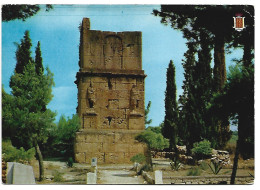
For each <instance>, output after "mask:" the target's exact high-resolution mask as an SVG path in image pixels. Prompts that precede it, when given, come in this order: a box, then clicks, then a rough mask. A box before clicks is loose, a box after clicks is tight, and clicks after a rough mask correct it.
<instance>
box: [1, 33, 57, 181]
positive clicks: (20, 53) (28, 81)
mask: <svg viewBox="0 0 260 190" xmlns="http://www.w3.org/2000/svg"><path fill="white" fill-rule="evenodd" d="M31 45H32V44H31V39H30V36H29V31H26V32H25V35H24V39H22V40H21V44H18V45H17V51H16V61H17V64H16V67H15V72H14V74H13V75H12V76H11V79H10V87H11V89H12V90H11V96H12V101H13V103H12V104H9V105H12V106H11V107H10V108H11V110H9V111H10V113H12V118H11V119H10V120H8V121H9V122H8V125H10V126H11V127H10V129H11V130H12V131H14V133H11V135H10V139H11V141H12V144H13V145H14V146H16V147H23V148H25V149H26V150H27V149H29V148H31V147H32V146H33V147H34V148H35V151H36V158H37V159H38V161H39V171H40V177H39V179H40V181H41V180H43V178H44V167H43V157H42V154H41V151H40V146H39V144H41V143H43V142H46V140H47V139H48V136H47V131H48V129H49V128H50V127H52V124H53V121H54V117H55V113H54V112H52V111H51V110H50V109H47V108H46V107H47V105H48V103H49V102H50V101H51V99H52V97H53V95H52V86H54V81H53V73H51V71H50V70H49V68H46V72H45V73H44V72H40V73H37V72H36V70H37V67H38V66H37V65H36V64H35V63H34V59H33V58H32V57H31ZM38 50H39V52H40V47H39V46H38ZM36 54H37V56H40V57H41V55H39V53H37V52H36ZM6 105H8V104H6ZM6 110H7V109H6ZM8 134H10V133H7V135H8ZM3 136H4V137H6V136H5V134H3Z"/></svg>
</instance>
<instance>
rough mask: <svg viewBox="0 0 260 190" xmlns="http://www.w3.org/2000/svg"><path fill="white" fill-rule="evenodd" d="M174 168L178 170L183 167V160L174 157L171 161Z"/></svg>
mask: <svg viewBox="0 0 260 190" xmlns="http://www.w3.org/2000/svg"><path fill="white" fill-rule="evenodd" d="M170 165H171V168H172V170H176V171H178V170H179V168H180V167H181V162H180V160H179V159H178V158H177V157H174V159H173V161H171V162H170Z"/></svg>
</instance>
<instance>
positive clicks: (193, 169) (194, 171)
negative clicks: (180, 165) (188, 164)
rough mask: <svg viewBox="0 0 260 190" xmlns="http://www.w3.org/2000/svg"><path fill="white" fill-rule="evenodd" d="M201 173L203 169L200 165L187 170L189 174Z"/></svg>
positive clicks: (196, 174) (197, 174)
mask: <svg viewBox="0 0 260 190" xmlns="http://www.w3.org/2000/svg"><path fill="white" fill-rule="evenodd" d="M200 174H201V170H200V169H199V168H198V167H195V168H190V169H189V170H188V172H187V176H199V175H200Z"/></svg>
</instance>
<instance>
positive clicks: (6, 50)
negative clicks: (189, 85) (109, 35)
mask: <svg viewBox="0 0 260 190" xmlns="http://www.w3.org/2000/svg"><path fill="white" fill-rule="evenodd" d="M159 8H160V6H159V5H88V6H87V5H55V6H54V9H53V10H51V11H50V12H45V11H41V12H39V13H38V14H37V15H35V16H33V17H31V18H29V19H27V20H26V21H25V22H23V21H18V20H15V21H9V22H4V23H2V84H4V88H5V90H6V91H7V92H10V90H11V89H10V88H9V80H10V77H11V75H12V74H13V72H14V68H15V64H16V60H15V51H16V46H15V44H14V42H18V43H20V40H21V39H22V38H23V35H24V32H25V30H29V31H30V37H31V39H32V43H33V48H32V52H33V56H34V51H35V47H36V44H37V42H38V41H40V42H41V50H42V57H43V64H44V66H49V68H50V70H51V71H52V72H53V73H54V81H55V84H56V85H55V87H53V95H54V98H53V100H52V101H51V103H50V104H49V105H48V107H49V108H50V109H51V110H53V111H56V112H57V119H59V117H60V115H61V114H64V115H65V116H69V117H71V116H72V114H75V113H76V107H77V87H76V85H75V84H74V81H75V79H76V78H75V76H76V73H77V71H78V70H79V67H78V61H79V58H78V51H79V48H78V47H79V36H80V33H79V29H78V26H79V24H80V23H81V21H82V19H83V18H84V17H88V18H90V23H91V29H92V30H103V31H116V32H119V31H141V32H142V37H143V40H142V43H143V44H142V45H143V46H142V48H143V55H142V58H143V60H142V64H143V69H144V71H145V74H147V78H146V79H145V102H146V105H147V103H148V101H152V106H151V110H150V113H149V118H151V119H152V120H153V122H152V124H151V125H152V126H158V125H159V124H160V123H161V122H162V121H163V120H164V92H165V89H166V69H167V67H168V64H169V62H170V60H173V62H174V64H175V66H176V84H177V93H178V95H180V94H181V93H182V89H181V86H182V81H183V79H184V77H183V68H182V65H181V62H182V61H181V60H182V59H183V54H184V53H185V51H186V50H187V48H186V45H185V42H186V41H185V39H183V38H182V33H181V32H179V31H175V30H173V29H172V28H171V27H170V26H164V25H162V24H161V23H160V18H158V17H155V16H153V15H152V14H151V13H152V10H153V9H159ZM241 56H242V51H241V50H238V51H235V52H234V53H232V54H229V55H226V62H227V65H230V64H231V60H232V59H233V58H235V57H236V58H240V57H241Z"/></svg>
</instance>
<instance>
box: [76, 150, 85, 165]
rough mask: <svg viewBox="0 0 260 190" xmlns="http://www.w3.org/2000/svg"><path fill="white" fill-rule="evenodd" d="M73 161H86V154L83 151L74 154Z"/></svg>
mask: <svg viewBox="0 0 260 190" xmlns="http://www.w3.org/2000/svg"><path fill="white" fill-rule="evenodd" d="M75 162H78V163H86V155H85V152H80V153H76V154H75Z"/></svg>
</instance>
